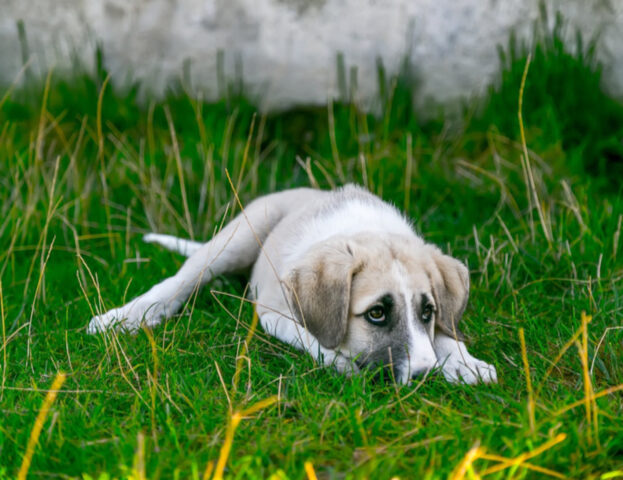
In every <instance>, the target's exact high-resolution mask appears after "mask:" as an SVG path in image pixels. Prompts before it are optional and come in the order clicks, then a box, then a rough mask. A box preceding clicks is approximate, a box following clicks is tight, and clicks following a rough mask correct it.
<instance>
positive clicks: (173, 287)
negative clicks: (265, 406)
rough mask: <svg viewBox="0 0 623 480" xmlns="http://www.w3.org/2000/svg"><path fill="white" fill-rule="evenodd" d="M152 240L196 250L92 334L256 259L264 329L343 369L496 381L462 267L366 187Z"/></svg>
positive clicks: (129, 323) (162, 311)
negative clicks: (467, 330) (463, 326)
mask: <svg viewBox="0 0 623 480" xmlns="http://www.w3.org/2000/svg"><path fill="white" fill-rule="evenodd" d="M145 241H147V242H154V243H158V244H160V245H163V246H164V247H166V248H169V249H171V250H174V251H177V252H179V253H181V254H183V255H186V256H188V257H189V258H188V260H187V261H186V262H185V263H184V265H183V266H182V268H181V269H180V270H179V271H178V272H177V273H176V274H175V275H174V276H172V277H170V278H167V279H166V280H164V281H162V282H160V283H158V284H157V285H155V286H154V287H152V288H151V289H150V290H149V291H148V292H147V293H144V294H143V295H141V296H139V297H137V298H135V299H134V300H132V301H131V302H129V303H128V304H126V305H124V306H122V307H119V308H115V309H113V310H110V311H109V312H106V313H104V314H102V315H98V316H96V317H94V318H93V319H92V320H91V322H90V324H89V327H88V332H89V333H97V332H99V331H102V330H105V329H108V328H111V327H115V328H121V329H125V330H129V331H136V330H137V329H139V328H140V326H141V325H143V324H144V325H146V326H149V327H152V326H154V325H157V324H159V323H160V322H161V321H162V320H163V319H165V318H167V317H170V316H172V315H174V314H175V313H176V312H178V311H179V310H180V309H181V308H182V306H183V305H184V304H185V303H186V301H187V300H188V298H189V297H190V296H191V295H192V293H193V292H194V291H195V290H196V289H197V288H198V287H199V286H201V285H203V284H205V283H206V282H209V281H210V280H211V279H213V278H214V277H215V276H216V275H220V274H222V273H226V272H234V271H240V270H245V269H249V268H252V269H253V271H252V274H251V281H250V284H251V288H250V291H251V294H252V297H253V300H254V302H255V305H256V309H257V313H258V315H259V318H260V322H261V324H262V326H263V328H264V330H265V331H266V332H267V333H269V334H271V335H273V336H275V337H277V338H279V339H280V340H282V341H284V342H286V343H289V344H290V345H293V346H295V347H296V348H299V349H301V350H304V351H307V352H308V353H309V354H311V355H312V356H313V357H314V358H316V359H317V360H319V361H320V362H322V363H324V364H332V365H335V367H336V368H337V369H338V370H339V371H341V372H345V373H348V372H352V371H357V370H358V369H359V368H362V367H364V366H391V371H392V373H393V375H394V377H395V379H396V380H397V381H399V382H402V383H408V382H409V381H410V380H411V379H412V378H415V377H417V376H419V375H422V374H423V373H425V372H427V371H429V370H430V369H432V368H434V367H436V366H440V367H441V370H442V372H443V374H444V376H445V377H446V379H447V380H449V381H452V382H458V381H463V382H466V383H470V384H472V383H476V382H478V381H479V380H481V381H484V382H495V381H497V376H496V371H495V368H494V367H493V366H492V365H489V364H487V363H485V362H483V361H481V360H478V359H476V358H474V357H472V356H471V355H470V354H469V353H468V352H467V349H466V348H465V344H464V343H463V342H462V341H461V338H462V337H461V336H460V333H459V331H458V328H457V324H458V322H459V320H460V319H461V316H462V314H463V310H464V309H465V305H466V303H467V297H468V291H469V273H468V270H467V268H466V267H465V265H464V264H463V263H461V262H459V261H458V260H456V259H454V258H452V257H449V256H447V255H444V254H443V253H441V251H440V250H439V249H438V248H437V247H435V246H433V245H430V244H426V243H425V242H424V241H423V240H422V238H421V237H419V236H418V235H417V234H416V233H415V232H414V230H413V227H412V225H411V224H410V223H409V221H407V220H406V219H405V217H404V216H403V215H401V214H400V213H399V212H398V210H397V209H395V208H394V207H393V206H391V205H389V204H387V203H384V202H383V201H381V200H380V199H379V198H378V197H376V196H374V195H372V194H371V193H369V192H367V191H366V190H364V189H362V188H359V187H355V186H352V185H349V186H346V187H344V188H341V189H339V190H336V191H320V190H312V189H307V188H300V189H295V190H287V191H284V192H281V193H275V194H272V195H267V196H265V197H261V198H258V199H257V200H255V201H254V202H252V203H251V204H249V205H248V206H247V207H246V208H245V209H244V211H243V212H242V213H241V214H240V215H238V216H237V217H236V218H235V219H234V220H233V221H232V222H231V223H229V224H228V225H227V226H226V227H225V228H223V229H222V230H221V231H220V232H219V233H218V234H217V235H216V236H215V237H214V238H213V239H212V240H210V241H209V242H207V243H205V244H202V243H197V242H192V241H188V240H183V239H178V238H175V237H171V236H169V235H159V234H149V235H147V236H145Z"/></svg>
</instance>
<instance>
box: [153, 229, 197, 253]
mask: <svg viewBox="0 0 623 480" xmlns="http://www.w3.org/2000/svg"><path fill="white" fill-rule="evenodd" d="M143 241H144V242H147V243H156V244H158V245H161V246H163V247H164V248H166V249H167V250H171V251H172V252H176V253H179V254H180V255H184V256H185V257H190V256H191V255H192V254H193V253H195V252H196V251H197V250H199V249H200V248H201V247H202V246H203V245H205V244H204V243H201V242H193V241H192V240H186V239H184V238H178V237H174V236H173V235H163V234H161V233H148V234H147V235H145V236H144V237H143Z"/></svg>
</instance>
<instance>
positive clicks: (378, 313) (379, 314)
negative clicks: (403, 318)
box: [363, 305, 387, 325]
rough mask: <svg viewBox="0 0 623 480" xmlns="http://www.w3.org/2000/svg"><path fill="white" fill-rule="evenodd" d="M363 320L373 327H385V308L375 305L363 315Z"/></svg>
mask: <svg viewBox="0 0 623 480" xmlns="http://www.w3.org/2000/svg"><path fill="white" fill-rule="evenodd" d="M363 318H365V319H366V320H367V321H368V322H370V323H373V324H374V325H385V324H386V323H387V321H386V319H385V308H383V307H382V306H381V305H375V306H374V307H372V308H371V309H370V310H368V311H367V312H366V313H364V314H363Z"/></svg>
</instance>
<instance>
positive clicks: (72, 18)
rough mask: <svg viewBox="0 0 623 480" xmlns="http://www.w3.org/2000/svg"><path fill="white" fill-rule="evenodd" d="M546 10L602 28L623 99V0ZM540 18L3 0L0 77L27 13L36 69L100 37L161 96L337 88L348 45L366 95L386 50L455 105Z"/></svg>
mask: <svg viewBox="0 0 623 480" xmlns="http://www.w3.org/2000/svg"><path fill="white" fill-rule="evenodd" d="M547 8H548V10H549V11H550V12H552V11H555V10H560V11H561V12H562V13H563V15H564V17H565V19H566V20H567V21H568V22H569V26H570V27H571V29H570V30H571V31H570V33H572V30H573V29H575V28H578V29H579V30H580V31H581V32H582V33H583V34H584V36H585V38H589V37H591V36H592V35H594V34H595V33H597V32H599V33H600V42H599V49H598V53H599V58H600V59H601V60H602V62H603V63H604V64H605V72H604V74H605V82H606V87H607V88H608V89H610V90H611V92H612V93H614V94H615V95H618V96H623V2H621V1H618V0H617V1H614V0H553V1H551V2H549V3H548V7H547ZM553 17H554V16H553V15H549V18H550V19H553ZM537 18H539V0H185V1H184V2H177V1H173V0H28V1H24V0H0V82H2V83H5V84H6V83H10V82H12V81H13V79H14V78H16V76H17V75H18V73H19V71H20V69H21V67H22V63H23V58H22V57H23V49H22V48H21V46H20V45H21V44H20V41H19V35H18V28H17V23H18V21H19V20H21V21H22V22H23V24H24V26H25V32H26V37H27V42H28V54H29V55H28V56H29V60H30V68H32V69H33V71H34V72H35V73H37V74H44V73H45V72H46V71H48V69H49V68H51V67H53V68H55V69H56V70H63V69H66V68H69V67H71V65H72V61H74V59H75V58H78V59H80V60H81V61H82V62H83V63H84V64H86V65H87V66H88V65H92V63H93V51H94V48H95V45H97V44H99V45H101V47H102V49H103V52H104V57H105V61H106V67H107V68H108V70H109V71H111V73H112V75H113V76H114V78H115V80H117V83H118V84H123V83H125V82H128V81H134V80H139V81H141V82H142V83H143V84H144V85H145V87H146V88H147V89H149V90H150V91H152V92H155V93H157V94H160V93H162V92H164V91H165V89H166V87H167V86H168V85H170V84H171V83H172V82H174V81H176V80H179V79H180V78H181V76H182V72H183V71H184V70H185V71H186V72H188V81H189V83H190V85H191V87H192V88H193V89H194V90H196V91H198V92H199V91H200V92H202V94H203V95H204V97H206V98H215V97H217V96H218V95H219V94H220V92H219V89H222V88H223V83H224V81H223V77H224V78H226V79H229V80H232V79H235V78H237V77H239V76H240V71H242V78H243V80H244V84H245V89H246V91H247V92H250V93H251V94H253V95H254V96H255V98H256V99H257V100H258V102H259V103H260V105H261V106H262V107H263V108H266V109H270V108H284V107H288V106H291V105H293V104H302V103H323V102H326V100H327V98H329V97H336V96H337V95H339V82H338V62H337V55H338V53H339V52H341V53H342V54H343V58H344V65H345V71H346V74H347V77H348V76H349V74H350V72H351V71H352V69H353V67H356V70H357V84H358V89H357V91H358V95H359V97H360V99H361V101H362V102H368V101H370V100H371V99H373V98H375V96H376V94H377V91H378V83H377V67H376V59H377V57H381V58H382V59H383V63H384V65H385V67H386V69H387V71H388V72H389V73H395V72H397V71H398V70H399V68H400V65H401V63H402V61H403V59H404V58H405V55H406V56H408V57H409V59H410V62H411V68H412V70H413V72H412V73H414V74H415V76H416V77H417V78H418V80H419V82H420V88H419V98H418V101H419V103H420V104H428V103H429V102H433V103H445V104H447V103H453V102H455V101H456V100H457V99H458V98H461V97H468V96H471V95H474V94H478V93H479V92H481V91H482V89H483V87H485V86H486V85H487V84H489V83H490V82H491V81H493V80H495V78H496V75H497V73H498V72H499V58H498V53H497V47H498V45H504V46H506V45H507V44H508V38H509V35H510V33H511V31H514V32H516V34H517V35H518V36H519V38H530V37H531V34H532V28H533V24H534V21H535V20H536V19H537ZM571 36H572V35H571ZM348 82H349V79H348V78H347V83H348Z"/></svg>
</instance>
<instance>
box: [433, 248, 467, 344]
mask: <svg viewBox="0 0 623 480" xmlns="http://www.w3.org/2000/svg"><path fill="white" fill-rule="evenodd" d="M432 259H433V262H434V264H435V266H436V267H437V268H435V269H434V270H435V271H434V272H430V275H431V280H432V286H433V295H434V297H435V303H437V312H438V313H437V323H436V327H438V328H439V329H440V330H441V331H443V332H444V333H446V334H447V335H449V336H451V337H453V338H457V339H458V340H463V339H464V337H463V334H462V333H461V331H460V330H459V327H458V324H459V321H460V320H461V317H462V316H463V311H464V310H465V307H466V306H467V298H468V297H469V271H468V270H467V267H466V266H465V264H463V263H462V262H460V261H459V260H457V259H456V258H453V257H450V256H449V255H444V254H443V253H441V252H440V251H439V250H438V249H437V248H434V250H433V252H432Z"/></svg>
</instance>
